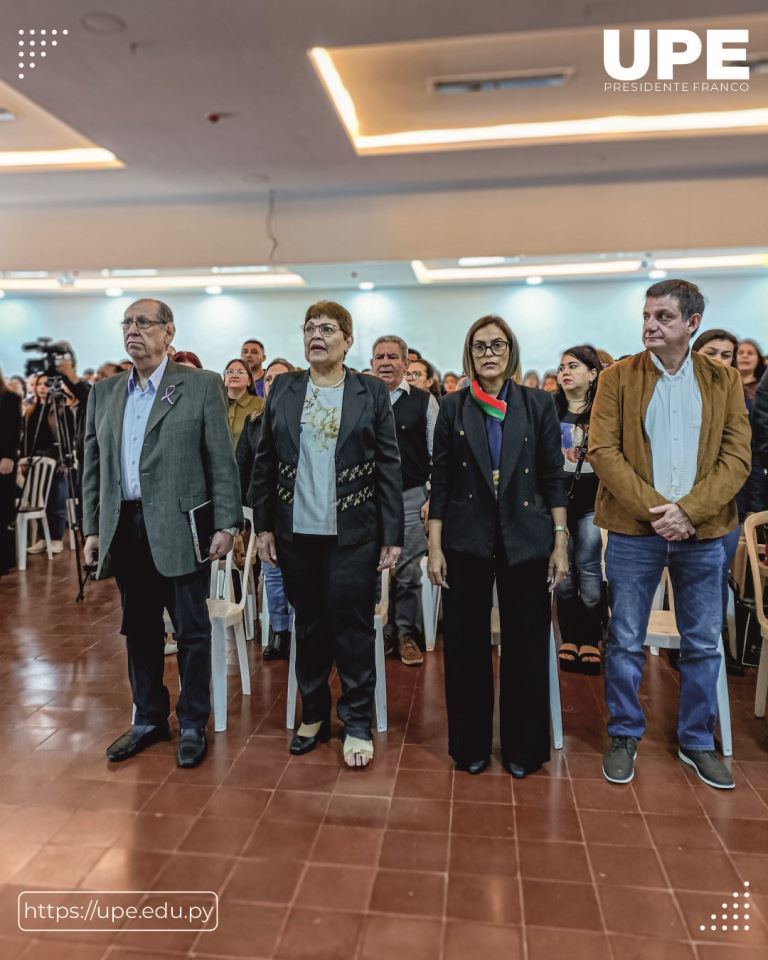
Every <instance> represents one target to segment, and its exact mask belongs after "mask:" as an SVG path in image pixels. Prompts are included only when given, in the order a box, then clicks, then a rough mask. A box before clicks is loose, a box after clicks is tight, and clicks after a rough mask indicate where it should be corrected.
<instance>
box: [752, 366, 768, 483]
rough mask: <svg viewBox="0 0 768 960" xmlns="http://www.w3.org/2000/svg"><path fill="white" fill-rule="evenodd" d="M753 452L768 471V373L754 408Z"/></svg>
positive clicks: (756, 396)
mask: <svg viewBox="0 0 768 960" xmlns="http://www.w3.org/2000/svg"><path fill="white" fill-rule="evenodd" d="M752 450H753V452H754V453H756V454H757V456H758V457H759V458H760V462H761V463H762V465H763V467H764V468H766V469H768V373H764V374H763V377H762V380H761V381H760V383H759V384H758V387H757V392H756V393H755V403H754V406H753V407H752Z"/></svg>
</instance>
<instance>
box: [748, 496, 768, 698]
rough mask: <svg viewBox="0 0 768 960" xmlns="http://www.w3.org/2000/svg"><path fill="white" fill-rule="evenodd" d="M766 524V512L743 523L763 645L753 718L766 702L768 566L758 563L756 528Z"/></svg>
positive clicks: (767, 513)
mask: <svg viewBox="0 0 768 960" xmlns="http://www.w3.org/2000/svg"><path fill="white" fill-rule="evenodd" d="M766 523H768V510H763V511H761V512H760V513H753V514H752V516H751V517H747V519H746V520H745V521H744V536H745V538H746V541H747V555H748V556H749V566H750V570H751V571H752V585H753V587H754V591H755V615H756V616H757V622H758V623H759V624H760V634H761V636H762V638H763V645H762V648H761V650H760V662H759V664H758V666H757V685H756V686H755V716H756V717H764V716H765V708H766V701H767V700H768V617H766V615H765V607H764V606H763V604H764V598H763V593H764V590H765V581H766V579H767V578H768V566H766V565H765V564H764V563H761V561H760V556H759V554H760V551H761V550H762V549H763V547H762V544H759V543H758V542H757V527H760V526H763V525H764V524H766Z"/></svg>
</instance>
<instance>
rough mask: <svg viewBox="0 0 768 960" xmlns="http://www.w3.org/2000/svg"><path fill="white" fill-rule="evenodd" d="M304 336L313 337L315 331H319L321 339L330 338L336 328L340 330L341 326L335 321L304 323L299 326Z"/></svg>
mask: <svg viewBox="0 0 768 960" xmlns="http://www.w3.org/2000/svg"><path fill="white" fill-rule="evenodd" d="M301 329H302V332H303V333H304V336H305V337H314V335H315V334H316V333H319V334H320V336H321V337H322V338H323V340H330V339H331V337H332V336H333V335H334V333H336V332H337V331H338V330H341V327H337V326H336V324H335V323H312V322H309V323H305V324H304V326H303V327H302V328H301Z"/></svg>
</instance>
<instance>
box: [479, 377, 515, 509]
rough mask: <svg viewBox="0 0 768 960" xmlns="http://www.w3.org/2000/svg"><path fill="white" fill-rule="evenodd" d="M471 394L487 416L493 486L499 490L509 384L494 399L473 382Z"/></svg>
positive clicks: (486, 423) (486, 431) (486, 425)
mask: <svg viewBox="0 0 768 960" xmlns="http://www.w3.org/2000/svg"><path fill="white" fill-rule="evenodd" d="M469 392H470V394H471V396H472V399H473V400H474V401H475V403H476V404H477V405H478V407H480V409H481V410H482V411H483V413H484V414H485V433H486V436H487V437H488V450H489V452H490V454H491V469H492V471H493V484H494V486H495V487H496V489H497V490H498V486H499V471H500V469H501V442H502V439H503V433H504V431H503V429H502V424H503V422H504V417H505V416H506V414H507V401H506V399H502V397H504V398H506V397H507V395H508V392H509V383H505V384H504V386H503V387H502V388H501V393H500V394H499V396H498V397H492V396H491V394H490V393H486V392H485V390H483V388H482V387H481V386H480V384H479V383H478V381H477V380H473V381H472V384H471V386H470V388H469Z"/></svg>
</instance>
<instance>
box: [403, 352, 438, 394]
mask: <svg viewBox="0 0 768 960" xmlns="http://www.w3.org/2000/svg"><path fill="white" fill-rule="evenodd" d="M405 379H406V380H407V381H408V383H409V384H410V385H411V386H412V387H418V388H419V390H427V391H428V392H429V393H431V394H432V396H433V397H434V398H435V401H436V402H437V403H440V379H439V377H438V376H437V373H436V371H435V368H434V367H433V366H432V364H431V363H430V362H429V360H425V359H424V358H423V357H422V358H421V360H411V362H410V363H409V365H408V370H407V372H406V374H405Z"/></svg>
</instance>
